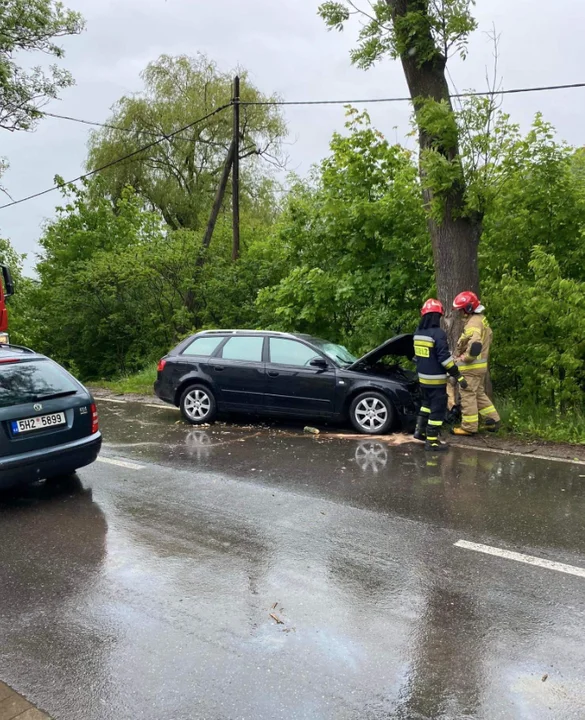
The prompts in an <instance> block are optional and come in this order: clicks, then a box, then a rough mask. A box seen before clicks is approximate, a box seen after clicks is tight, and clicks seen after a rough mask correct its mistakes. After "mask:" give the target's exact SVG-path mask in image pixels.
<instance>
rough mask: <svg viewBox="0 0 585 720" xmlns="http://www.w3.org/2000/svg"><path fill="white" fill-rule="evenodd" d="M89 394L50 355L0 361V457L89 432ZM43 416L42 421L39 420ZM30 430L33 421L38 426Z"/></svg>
mask: <svg viewBox="0 0 585 720" xmlns="http://www.w3.org/2000/svg"><path fill="white" fill-rule="evenodd" d="M91 402H92V401H91V397H90V396H89V394H88V393H87V391H86V390H85V388H84V387H83V386H82V385H80V384H79V383H78V382H77V381H76V380H75V379H74V378H73V377H72V376H71V375H69V373H67V372H65V371H64V370H63V369H62V368H60V367H59V366H58V365H56V364H55V363H53V362H51V361H50V360H36V359H35V360H31V361H19V362H15V363H14V364H12V363H3V364H2V365H0V457H6V456H10V455H19V454H21V453H27V452H33V451H35V450H42V449H44V448H48V447H54V446H57V445H62V444H65V443H69V442H72V441H75V440H79V439H81V438H84V437H87V436H88V435H91V434H92V409H91ZM42 418H45V420H44V421H41V419H42ZM37 425H38V427H35V428H34V429H30V427H31V426H37Z"/></svg>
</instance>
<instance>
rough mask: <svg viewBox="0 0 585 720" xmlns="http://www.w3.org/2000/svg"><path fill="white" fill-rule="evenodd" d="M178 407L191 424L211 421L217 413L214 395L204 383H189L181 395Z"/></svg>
mask: <svg viewBox="0 0 585 720" xmlns="http://www.w3.org/2000/svg"><path fill="white" fill-rule="evenodd" d="M179 407H180V408H181V413H182V415H183V417H184V418H185V420H186V421H187V422H188V423H190V424H191V425H203V424H206V423H210V422H213V420H215V417H216V415H217V404H216V402H215V397H214V396H213V393H212V392H211V390H210V389H209V388H207V387H205V385H190V386H189V387H188V388H187V389H186V390H185V391H184V392H183V394H182V395H181V400H180V401H179Z"/></svg>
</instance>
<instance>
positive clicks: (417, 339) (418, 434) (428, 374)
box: [414, 299, 466, 452]
mask: <svg viewBox="0 0 585 720" xmlns="http://www.w3.org/2000/svg"><path fill="white" fill-rule="evenodd" d="M421 315H422V319H421V321H420V323H419V326H418V329H417V331H416V334H415V336H414V355H415V361H416V370H417V373H418V380H419V383H420V387H421V391H422V407H421V409H420V412H419V416H418V420H417V423H416V430H415V432H414V437H415V438H416V439H417V440H425V441H426V443H425V450H428V451H429V452H442V451H445V450H447V449H448V448H447V445H446V444H445V443H442V442H440V440H439V433H440V431H441V428H442V426H443V422H444V420H445V412H446V410H447V374H449V375H451V376H452V377H454V378H456V379H457V380H458V382H459V384H460V385H461V387H464V386H465V385H466V381H465V378H464V377H463V376H462V375H461V373H460V371H459V368H458V367H457V365H456V364H455V360H454V359H453V357H452V356H451V353H450V352H449V344H448V342H447V335H446V333H445V331H444V330H443V329H442V328H441V317H442V316H443V315H444V310H443V305H442V304H441V303H440V302H439V301H438V300H433V299H431V300H427V301H426V303H425V304H424V305H423V307H422V310H421Z"/></svg>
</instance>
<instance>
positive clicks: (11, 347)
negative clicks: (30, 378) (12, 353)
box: [0, 343, 36, 355]
mask: <svg viewBox="0 0 585 720" xmlns="http://www.w3.org/2000/svg"><path fill="white" fill-rule="evenodd" d="M0 350H18V351H19V352H23V353H30V354H31V355H36V352H35V351H34V350H31V349H30V348H27V347H25V346H24V345H11V344H9V343H0Z"/></svg>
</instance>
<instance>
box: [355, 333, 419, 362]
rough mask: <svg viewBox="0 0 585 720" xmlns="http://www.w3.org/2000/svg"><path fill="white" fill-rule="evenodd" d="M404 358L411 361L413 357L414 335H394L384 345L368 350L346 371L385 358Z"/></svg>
mask: <svg viewBox="0 0 585 720" xmlns="http://www.w3.org/2000/svg"><path fill="white" fill-rule="evenodd" d="M388 356H390V357H405V358H408V360H412V359H413V357H414V335H413V334H412V333H407V334H405V335H396V337H393V338H391V339H390V340H386V342H385V343H383V344H382V345H380V347H377V348H376V349H375V350H370V352H369V353H367V354H366V355H364V356H363V357H361V358H360V359H359V360H356V362H354V363H353V365H350V366H349V367H348V368H346V369H347V370H358V369H359V368H360V366H363V365H375V364H376V363H378V362H380V360H382V358H385V357H388Z"/></svg>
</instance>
